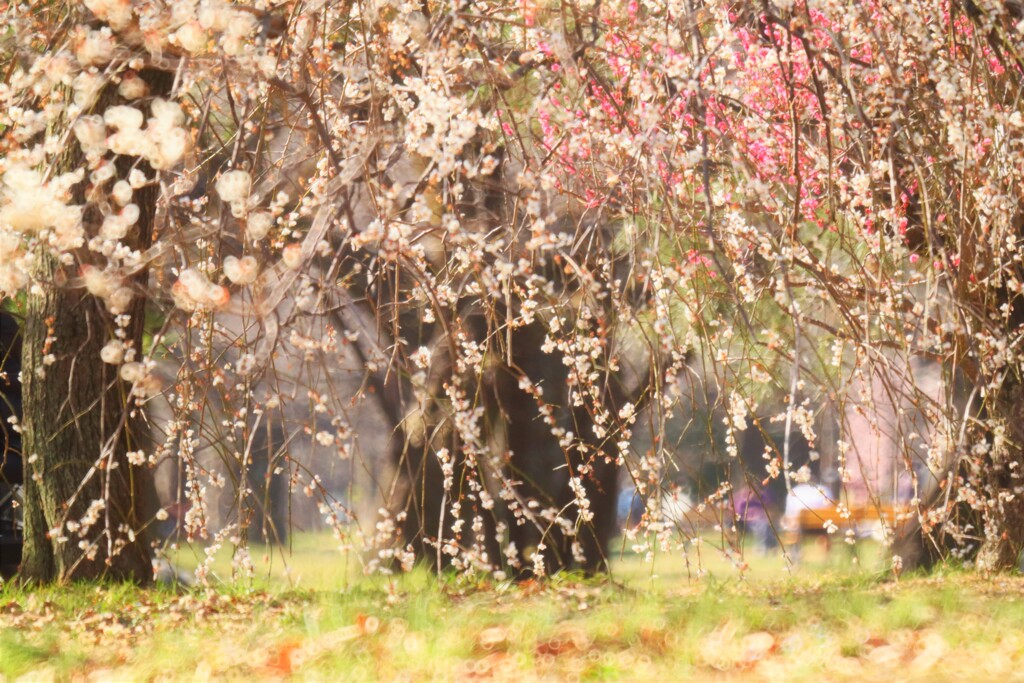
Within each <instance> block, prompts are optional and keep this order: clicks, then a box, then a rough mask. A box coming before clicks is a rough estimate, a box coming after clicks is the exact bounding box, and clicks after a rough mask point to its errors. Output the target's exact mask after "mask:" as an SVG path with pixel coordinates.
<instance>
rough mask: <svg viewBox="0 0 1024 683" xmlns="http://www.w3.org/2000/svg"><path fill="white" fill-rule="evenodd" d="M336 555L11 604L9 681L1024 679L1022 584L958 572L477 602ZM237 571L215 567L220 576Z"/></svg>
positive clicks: (23, 597)
mask: <svg viewBox="0 0 1024 683" xmlns="http://www.w3.org/2000/svg"><path fill="white" fill-rule="evenodd" d="M329 547H331V544H330V542H329V541H327V539H324V538H322V537H315V536H298V537H296V539H295V542H294V545H293V547H292V550H293V552H292V554H291V557H290V558H289V561H288V570H287V572H286V571H285V570H284V568H283V566H282V564H281V558H277V559H276V560H275V559H270V557H269V553H268V558H267V564H268V565H270V567H271V571H270V574H269V576H268V575H267V574H266V573H264V574H263V575H262V576H260V577H259V578H258V579H257V580H256V581H254V582H252V583H251V584H245V583H236V584H224V585H221V586H219V587H216V588H212V589H195V590H191V591H177V590H173V589H170V588H160V589H151V590H140V589H137V588H135V587H132V586H101V587H97V586H74V587H66V588H46V589H39V590H28V589H23V588H18V587H14V586H7V587H4V588H0V679H3V678H7V679H10V680H18V678H19V677H23V676H27V677H28V679H29V680H46V679H55V680H104V681H105V680H202V679H207V678H216V679H221V678H227V679H245V680H254V679H280V678H284V677H289V676H292V677H295V678H298V679H300V680H306V679H309V680H332V681H333V680H344V681H351V680H409V681H423V680H458V681H462V680H474V679H483V680H511V679H516V680H517V681H530V680H575V679H582V680H628V681H637V680H643V681H666V680H725V679H744V680H748V679H749V680H772V681H776V680H815V681H817V680H858V681H864V680H867V681H872V680H926V679H927V680H930V681H934V680H955V679H959V680H965V679H967V680H996V679H1011V680H1012V679H1016V678H1019V677H1020V676H1021V672H1024V601H1022V596H1024V579H1020V578H1016V577H1012V578H1011V577H1002V578H997V579H984V578H981V577H978V576H974V575H971V574H964V573H959V572H955V571H951V570H946V571H943V572H939V573H938V574H935V575H933V576H931V577H911V578H907V577H904V578H903V579H901V580H900V581H898V582H895V581H891V580H888V579H886V578H885V576H886V575H885V574H882V573H881V572H879V571H872V570H871V569H870V568H867V567H866V565H868V564H869V562H868V559H867V558H866V557H862V558H861V559H862V562H861V567H864V568H858V567H855V566H851V564H850V563H849V561H848V559H847V558H844V557H843V556H842V555H838V556H835V557H831V558H824V557H823V556H822V555H821V553H820V552H817V551H816V550H815V549H813V548H808V549H807V551H806V552H805V563H804V564H803V565H802V566H801V567H800V568H799V570H798V571H797V572H795V573H793V574H788V573H786V572H784V570H783V566H784V564H783V563H782V561H781V559H776V558H771V557H768V558H761V557H759V556H754V557H745V558H743V560H742V561H745V562H747V563H748V564H749V571H748V572H746V577H747V578H744V579H740V578H739V574H738V573H737V572H736V571H735V570H733V569H731V567H730V565H731V564H732V563H730V562H729V561H726V560H717V559H715V556H716V555H717V554H716V553H713V552H709V553H708V554H707V558H706V559H707V562H706V563H705V568H706V569H707V570H708V573H707V574H706V575H705V576H703V577H702V578H700V579H698V578H697V577H696V576H695V575H694V574H693V573H692V572H690V573H688V572H687V570H686V568H685V565H684V564H683V563H682V562H681V561H676V563H675V564H671V563H670V562H669V560H667V559H664V560H658V561H657V562H655V564H654V570H653V571H652V569H651V565H649V564H645V563H643V562H641V561H640V560H639V559H638V558H633V557H628V556H627V557H623V558H622V559H621V560H619V561H618V562H617V563H616V567H615V572H614V576H615V579H614V580H611V581H609V580H585V579H583V578H581V577H573V576H561V577H556V578H554V579H552V580H551V581H550V582H546V583H538V582H533V581H530V582H526V583H523V584H512V583H509V582H493V581H482V582H465V581H457V580H454V579H442V580H439V579H438V578H437V577H434V576H433V575H431V574H429V573H427V572H425V571H415V572H412V573H410V574H406V575H401V576H394V577H385V576H371V577H363V576H360V575H359V572H358V563H356V562H355V560H354V559H353V558H349V560H350V561H349V564H348V569H347V570H346V568H345V566H346V565H345V562H344V558H343V556H342V554H341V553H339V552H338V551H336V550H335V551H329V550H327V549H326V548H329ZM259 550H260V549H258V548H257V549H254V552H253V557H254V560H255V564H256V566H257V568H258V569H259V567H260V566H261V562H262V561H263V559H262V557H261V556H260V552H259ZM864 554H865V555H866V554H867V553H864ZM187 556H189V553H188V552H186V551H182V552H180V553H178V557H177V560H178V562H180V563H182V564H184V563H185V562H186V558H187ZM203 557H204V555H203V553H202V552H201V551H200V552H199V553H198V557H196V558H194V559H202V558H203ZM875 561H876V562H878V561H880V559H879V558H878V556H877V553H876V557H875ZM714 562H718V563H719V565H720V566H717V567H716V566H714ZM229 564H230V558H229V557H227V556H226V555H225V556H223V557H222V556H218V557H217V558H216V559H215V572H216V574H217V575H223V574H224V573H226V572H228V567H229ZM258 573H259V572H258Z"/></svg>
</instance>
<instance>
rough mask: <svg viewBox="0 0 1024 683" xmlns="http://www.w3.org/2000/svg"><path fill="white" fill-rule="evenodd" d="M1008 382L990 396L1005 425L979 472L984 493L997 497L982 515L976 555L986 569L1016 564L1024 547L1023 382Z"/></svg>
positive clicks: (993, 569) (976, 560)
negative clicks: (1002, 435) (999, 442)
mask: <svg viewBox="0 0 1024 683" xmlns="http://www.w3.org/2000/svg"><path fill="white" fill-rule="evenodd" d="M1006 382H1007V385H1005V386H1004V387H1003V389H1002V392H1001V393H1002V395H1001V396H1000V397H998V398H997V397H990V398H992V399H994V400H992V402H991V404H990V405H992V406H994V407H995V409H996V410H998V411H999V414H998V415H993V417H995V418H996V419H999V420H1000V421H1002V422H1003V423H1004V424H1005V426H1006V434H1005V438H1004V439H1003V445H1002V446H1001V447H1000V448H996V447H993V448H992V449H991V451H990V452H989V454H988V456H987V457H986V458H985V461H984V464H983V465H982V467H983V469H982V471H980V472H978V473H976V474H977V475H978V478H979V479H981V480H982V481H983V482H984V483H985V488H984V490H983V493H984V495H985V496H986V497H987V498H988V499H990V500H994V501H995V502H994V504H993V505H991V506H989V507H988V508H987V509H986V510H985V514H984V515H981V516H982V518H983V520H984V521H983V525H984V528H983V529H982V530H981V531H982V533H983V535H984V540H983V541H982V543H981V547H980V548H979V549H978V555H977V557H976V559H975V564H976V566H977V568H978V569H980V570H982V571H987V572H993V571H1006V570H1009V569H1013V568H1015V567H1017V566H1018V563H1019V559H1020V555H1021V551H1022V550H1024V385H1022V384H1021V383H1020V382H1019V381H1017V380H1014V379H1007V380H1006Z"/></svg>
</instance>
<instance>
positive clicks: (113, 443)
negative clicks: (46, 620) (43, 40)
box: [20, 71, 171, 583]
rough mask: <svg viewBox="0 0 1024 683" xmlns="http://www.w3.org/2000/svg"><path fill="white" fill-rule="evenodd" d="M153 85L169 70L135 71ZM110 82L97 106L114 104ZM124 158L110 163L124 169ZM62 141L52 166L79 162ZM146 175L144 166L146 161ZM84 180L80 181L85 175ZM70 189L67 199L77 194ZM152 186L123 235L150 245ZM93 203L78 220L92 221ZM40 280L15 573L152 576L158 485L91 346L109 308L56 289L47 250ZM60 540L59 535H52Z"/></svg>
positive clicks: (32, 313) (142, 278) (25, 369)
mask: <svg viewBox="0 0 1024 683" xmlns="http://www.w3.org/2000/svg"><path fill="white" fill-rule="evenodd" d="M142 77H143V78H144V79H146V80H147V81H148V82H149V85H150V91H151V92H153V93H157V94H161V93H166V92H168V91H169V88H170V81H171V76H170V74H166V73H164V72H155V71H149V72H144V73H143V74H142ZM115 93H116V89H115V88H114V87H113V86H108V87H107V89H106V90H105V92H104V93H103V95H102V96H101V97H100V105H98V106H97V107H96V110H97V111H101V110H102V109H104V108H105V107H106V106H108V105H111V104H115V103H116V102H117V99H118V98H117V95H116V94H115ZM133 161H134V160H132V159H119V160H118V163H117V167H118V170H119V172H120V174H121V176H122V177H123V176H124V175H126V174H127V171H128V169H129V168H130V166H131V163H132V162H133ZM81 163H82V162H81V156H80V154H79V152H78V150H77V146H76V145H74V143H71V147H70V148H69V151H68V152H67V153H66V157H65V160H64V163H63V164H62V166H63V168H61V169H59V170H60V171H64V170H70V169H74V168H77V167H78V166H79V165H80V164H81ZM142 169H143V170H144V171H145V172H146V173H147V175H152V174H153V171H152V170H151V169H149V168H148V166H146V165H145V164H142ZM83 184H84V183H83ZM84 191H85V189H84V187H82V186H81V185H80V186H79V187H78V190H77V194H78V196H77V197H76V201H78V202H81V201H83V199H84ZM157 192H158V189H157V187H155V186H150V187H146V188H142V189H139V190H137V191H136V192H135V195H134V197H133V201H134V202H135V203H136V204H138V205H139V209H140V217H139V220H138V223H137V224H136V225H135V227H134V232H133V233H132V234H131V235H129V237H127V238H126V239H125V240H124V241H125V242H126V243H129V244H131V245H132V246H133V247H134V248H136V249H139V250H144V249H146V248H147V247H149V246H150V244H151V243H152V233H153V223H154V219H155V209H156V202H157ZM96 220H97V216H96V214H95V212H94V210H89V211H87V212H86V222H87V223H90V222H92V221H96ZM36 275H37V278H38V280H39V281H40V282H43V283H46V285H45V287H44V288H43V291H41V292H34V293H30V294H29V296H28V299H27V313H26V320H25V329H24V344H23V356H22V373H23V374H22V377H23V390H24V452H25V458H26V463H25V551H24V557H23V560H22V567H21V572H20V573H21V576H22V577H23V578H24V579H26V580H29V581H54V580H56V581H69V580H78V579H96V578H100V577H103V578H108V579H112V580H130V581H135V582H138V583H145V582H148V581H150V580H152V575H153V569H152V564H151V560H152V549H151V548H150V545H149V541H148V534H147V533H146V532H145V531H144V530H143V529H144V526H145V524H146V523H147V522H148V521H149V520H151V519H152V514H153V512H154V511H155V508H154V506H155V504H156V498H155V495H156V494H155V488H154V486H153V481H152V473H151V471H150V470H149V468H148V466H142V467H139V466H133V465H130V464H129V463H128V461H127V458H126V453H127V452H128V451H130V450H139V449H142V450H145V449H146V448H147V447H148V446H150V443H149V440H148V438H147V435H146V433H145V430H144V429H143V428H142V425H141V424H140V421H139V420H138V419H137V417H138V410H139V409H138V408H137V407H135V406H134V405H133V399H132V397H131V396H130V395H129V392H130V387H129V385H128V384H127V383H126V382H123V381H122V380H120V379H119V377H118V366H115V365H109V364H106V363H103V362H102V361H101V359H100V349H101V348H103V346H104V344H106V342H107V341H108V340H110V339H112V338H113V336H114V330H115V329H116V326H115V324H114V320H113V316H112V315H111V313H109V312H108V311H107V309H106V307H105V305H104V303H103V302H102V301H100V300H98V299H96V298H95V297H93V296H92V295H90V294H88V293H87V292H86V291H85V290H84V289H79V288H70V287H65V286H61V284H60V283H61V282H62V281H63V280H64V279H66V277H67V273H65V272H64V270H63V268H62V266H61V265H60V264H58V262H57V261H56V260H55V259H53V258H41V259H40V260H39V264H38V270H37V273H36ZM146 278H147V272H146V271H145V270H144V271H142V272H141V273H139V274H137V275H136V276H135V279H134V282H132V286H133V289H135V291H136V298H135V300H134V302H133V304H132V306H131V307H130V310H129V311H127V312H128V313H129V314H130V315H131V322H130V324H129V325H128V327H127V329H126V332H127V337H126V339H125V341H131V342H132V343H133V344H134V348H135V349H136V350H137V353H138V354H141V352H142V334H143V324H144V320H145V297H144V294H143V292H144V290H145V286H146V284H147V282H146ZM94 501H102V503H103V505H104V507H103V509H102V510H100V512H99V514H98V516H96V521H95V523H94V524H92V525H91V526H90V527H89V528H88V530H87V531H83V530H78V531H76V532H71V531H69V530H68V528H67V526H66V523H67V522H69V521H70V522H79V521H80V520H81V519H82V518H83V516H84V515H85V514H86V510H87V509H88V508H89V506H90V504H92V503H93V502H94ZM62 536H66V537H67V538H66V540H63V541H62V540H61V537H62Z"/></svg>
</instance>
